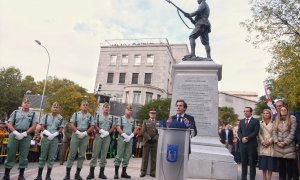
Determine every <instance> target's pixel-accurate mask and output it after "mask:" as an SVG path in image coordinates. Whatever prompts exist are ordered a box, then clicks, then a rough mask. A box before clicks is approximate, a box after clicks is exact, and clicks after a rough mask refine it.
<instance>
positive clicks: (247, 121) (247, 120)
mask: <svg viewBox="0 0 300 180" xmlns="http://www.w3.org/2000/svg"><path fill="white" fill-rule="evenodd" d="M245 120H246V128H247V127H248V123H249V119H248V118H246V119H245Z"/></svg>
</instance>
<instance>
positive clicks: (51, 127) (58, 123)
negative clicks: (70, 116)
mask: <svg viewBox="0 0 300 180" xmlns="http://www.w3.org/2000/svg"><path fill="white" fill-rule="evenodd" d="M46 117H47V127H45V128H46V129H47V130H48V131H49V132H50V133H55V132H56V131H57V130H58V129H59V128H62V127H63V126H64V125H63V121H64V119H63V117H62V116H61V115H60V114H58V115H56V116H55V117H53V116H52V113H49V114H48V115H45V116H44V117H43V118H42V120H41V123H40V124H41V125H46Z"/></svg>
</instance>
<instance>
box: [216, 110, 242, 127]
mask: <svg viewBox="0 0 300 180" xmlns="http://www.w3.org/2000/svg"><path fill="white" fill-rule="evenodd" d="M237 120H238V115H237V114H235V112H234V109H233V108H232V107H226V106H224V107H219V125H223V124H225V123H229V124H232V125H233V124H234V123H235V122H236V121H237Z"/></svg>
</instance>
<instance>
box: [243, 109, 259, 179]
mask: <svg viewBox="0 0 300 180" xmlns="http://www.w3.org/2000/svg"><path fill="white" fill-rule="evenodd" d="M252 111H253V110H252V108H251V107H245V108H244V115H245V118H244V119H242V120H241V121H240V125H239V129H238V136H239V138H240V140H241V143H240V150H241V160H242V180H247V169H248V164H249V166H250V180H255V175H256V160H257V139H256V136H257V135H258V132H259V128H260V125H259V121H258V120H257V119H255V118H253V117H252Z"/></svg>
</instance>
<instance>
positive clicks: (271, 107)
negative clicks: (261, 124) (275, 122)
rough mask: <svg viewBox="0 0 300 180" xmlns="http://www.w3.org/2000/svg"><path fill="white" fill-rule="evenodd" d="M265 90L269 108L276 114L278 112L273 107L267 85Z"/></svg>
mask: <svg viewBox="0 0 300 180" xmlns="http://www.w3.org/2000/svg"><path fill="white" fill-rule="evenodd" d="M264 89H265V93H266V103H267V105H268V107H269V108H270V109H271V111H272V113H273V114H276V113H277V110H276V108H275V106H274V105H273V103H272V100H271V98H270V96H269V94H268V89H267V88H266V85H264Z"/></svg>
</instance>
